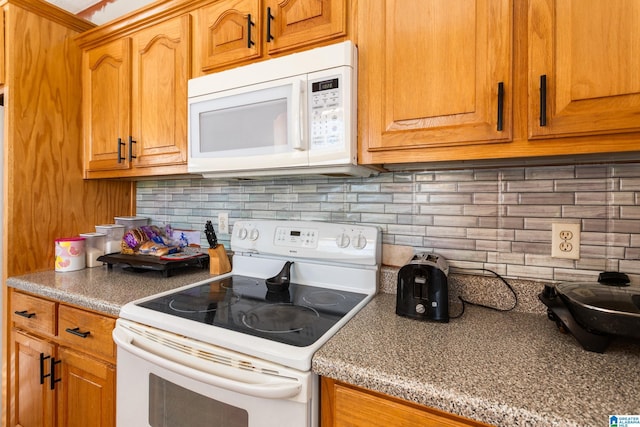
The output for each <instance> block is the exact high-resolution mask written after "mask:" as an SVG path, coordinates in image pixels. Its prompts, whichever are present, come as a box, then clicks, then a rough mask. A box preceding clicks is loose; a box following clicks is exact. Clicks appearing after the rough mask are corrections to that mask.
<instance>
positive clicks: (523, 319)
mask: <svg viewBox="0 0 640 427" xmlns="http://www.w3.org/2000/svg"><path fill="white" fill-rule="evenodd" d="M395 297H396V296H395V295H393V294H380V295H378V296H376V297H375V298H374V299H373V300H372V301H371V302H370V303H369V304H368V305H367V306H365V307H364V308H363V309H362V310H361V311H360V312H359V313H358V314H357V315H356V316H355V317H354V318H353V319H352V320H351V321H350V322H349V323H347V324H346V325H345V326H344V327H343V328H342V329H341V330H340V331H338V333H337V334H336V335H335V336H334V337H333V338H332V339H331V340H329V342H328V343H327V344H325V345H324V346H323V347H322V348H321V349H320V350H319V351H318V352H317V353H316V355H315V356H314V358H313V366H312V369H313V371H314V372H316V373H317V374H319V375H324V376H327V377H331V378H334V379H337V380H340V381H343V382H347V383H350V384H354V385H357V386H360V387H364V388H368V389H371V390H376V391H379V392H382V393H386V394H389V395H392V396H396V397H399V398H402V399H406V400H410V401H414V402H417V403H420V404H424V405H427V406H431V407H434V408H438V409H441V410H444V411H447V412H451V413H455V414H458V415H462V416H465V417H468V418H471V419H475V420H478V421H482V422H485V423H489V424H493V425H496V426H536V427H538V426H585V427H587V426H588V427H595V426H605V425H609V424H608V415H613V414H627V415H628V414H632V415H636V414H640V344H638V343H631V342H628V341H624V340H615V341H614V342H613V343H612V345H611V346H610V347H609V348H608V349H607V352H606V353H605V354H597V353H590V352H587V351H585V350H583V349H582V347H580V346H579V345H578V344H577V343H576V341H575V339H574V338H573V337H572V336H570V335H564V334H561V333H560V332H559V331H558V330H557V329H556V326H555V324H553V323H552V322H551V321H549V320H548V319H547V318H546V316H544V315H541V314H536V313H523V312H508V313H500V312H494V311H491V310H487V309H482V308H477V307H467V310H466V312H465V313H464V315H463V316H462V317H461V318H459V319H454V320H451V322H450V323H448V324H439V323H430V322H420V321H416V320H410V319H407V318H403V317H400V316H397V315H396V314H395Z"/></svg>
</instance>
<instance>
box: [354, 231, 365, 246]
mask: <svg viewBox="0 0 640 427" xmlns="http://www.w3.org/2000/svg"><path fill="white" fill-rule="evenodd" d="M365 246H367V238H366V237H364V236H363V235H362V233H360V234H358V237H356V238H355V239H354V240H353V247H354V248H356V249H364V248H365Z"/></svg>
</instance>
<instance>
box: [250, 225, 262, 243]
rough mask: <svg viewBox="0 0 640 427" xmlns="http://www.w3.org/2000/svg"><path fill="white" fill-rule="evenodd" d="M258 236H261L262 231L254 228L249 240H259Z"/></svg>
mask: <svg viewBox="0 0 640 427" xmlns="http://www.w3.org/2000/svg"><path fill="white" fill-rule="evenodd" d="M258 237H260V232H259V231H258V229H257V228H254V229H253V230H251V233H249V240H253V241H255V240H258Z"/></svg>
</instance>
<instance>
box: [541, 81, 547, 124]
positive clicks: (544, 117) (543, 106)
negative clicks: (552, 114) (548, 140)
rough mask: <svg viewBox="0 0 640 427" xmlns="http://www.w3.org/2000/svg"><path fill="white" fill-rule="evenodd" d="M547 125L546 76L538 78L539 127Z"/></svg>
mask: <svg viewBox="0 0 640 427" xmlns="http://www.w3.org/2000/svg"><path fill="white" fill-rule="evenodd" d="M546 125H547V75H546V74H543V75H541V76H540V126H546Z"/></svg>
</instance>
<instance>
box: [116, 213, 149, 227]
mask: <svg viewBox="0 0 640 427" xmlns="http://www.w3.org/2000/svg"><path fill="white" fill-rule="evenodd" d="M113 219H114V220H115V222H116V224H120V225H124V228H125V229H126V230H130V229H132V228H137V227H142V226H145V225H149V221H150V220H151V218H147V217H144V216H116V217H114V218H113Z"/></svg>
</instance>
